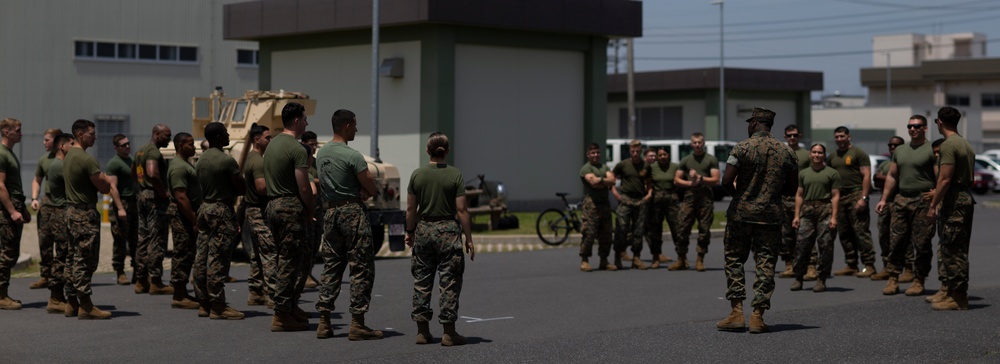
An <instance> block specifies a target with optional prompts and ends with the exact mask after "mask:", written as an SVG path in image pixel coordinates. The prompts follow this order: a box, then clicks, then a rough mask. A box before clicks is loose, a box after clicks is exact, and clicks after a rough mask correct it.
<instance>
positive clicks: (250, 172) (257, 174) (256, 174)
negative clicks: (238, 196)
mask: <svg viewBox="0 0 1000 364" xmlns="http://www.w3.org/2000/svg"><path fill="white" fill-rule="evenodd" d="M258 178H264V157H262V156H261V155H260V153H259V152H257V151H256V150H251V151H250V153H249V154H247V160H246V161H244V162H243V179H245V180H246V182H247V194H246V195H244V196H243V201H244V202H246V203H248V204H251V205H260V204H261V203H262V202H264V201H265V200H266V197H267V196H261V195H258V194H257V182H256V180H257V179H258Z"/></svg>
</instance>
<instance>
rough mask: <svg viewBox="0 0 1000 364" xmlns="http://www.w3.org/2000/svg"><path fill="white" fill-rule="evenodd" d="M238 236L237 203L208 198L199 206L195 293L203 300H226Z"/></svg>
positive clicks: (213, 301)
mask: <svg viewBox="0 0 1000 364" xmlns="http://www.w3.org/2000/svg"><path fill="white" fill-rule="evenodd" d="M233 240H236V213H235V212H234V211H233V204H232V203H227V202H205V203H203V204H201V208H199V209H198V253H197V254H196V255H195V258H194V279H193V282H194V284H193V285H194V294H195V297H197V298H198V300H199V301H202V302H204V301H208V302H211V303H220V304H224V303H226V279H227V278H229V266H230V263H231V262H232V258H233Z"/></svg>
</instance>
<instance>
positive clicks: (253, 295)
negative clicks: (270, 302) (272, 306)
mask: <svg viewBox="0 0 1000 364" xmlns="http://www.w3.org/2000/svg"><path fill="white" fill-rule="evenodd" d="M264 296H265V295H263V294H257V292H254V291H250V294H248V295H247V306H264V305H266V304H267V298H265V297H264Z"/></svg>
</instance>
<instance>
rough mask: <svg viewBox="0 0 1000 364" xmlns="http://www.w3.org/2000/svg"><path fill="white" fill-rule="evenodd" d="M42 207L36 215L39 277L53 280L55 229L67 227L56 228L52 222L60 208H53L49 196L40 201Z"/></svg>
mask: <svg viewBox="0 0 1000 364" xmlns="http://www.w3.org/2000/svg"><path fill="white" fill-rule="evenodd" d="M39 202H40V203H41V206H40V207H39V208H38V213H37V214H35V225H38V226H37V228H38V255H39V262H38V275H39V276H41V277H42V278H52V274H53V273H54V271H53V267H52V259H53V257H54V255H55V254H54V251H53V247H54V246H55V236H54V233H55V232H54V230H53V229H59V228H65V226H54V225H53V224H52V223H51V222H50V220H51V216H52V214H53V213H54V212H55V210H56V209H58V207H55V206H52V200H50V199H49V196H48V195H45V196H42V200H41V201H39Z"/></svg>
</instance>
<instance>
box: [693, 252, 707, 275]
mask: <svg viewBox="0 0 1000 364" xmlns="http://www.w3.org/2000/svg"><path fill="white" fill-rule="evenodd" d="M694 270H696V271H699V272H704V271H705V254H698V259H695V261H694Z"/></svg>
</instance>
